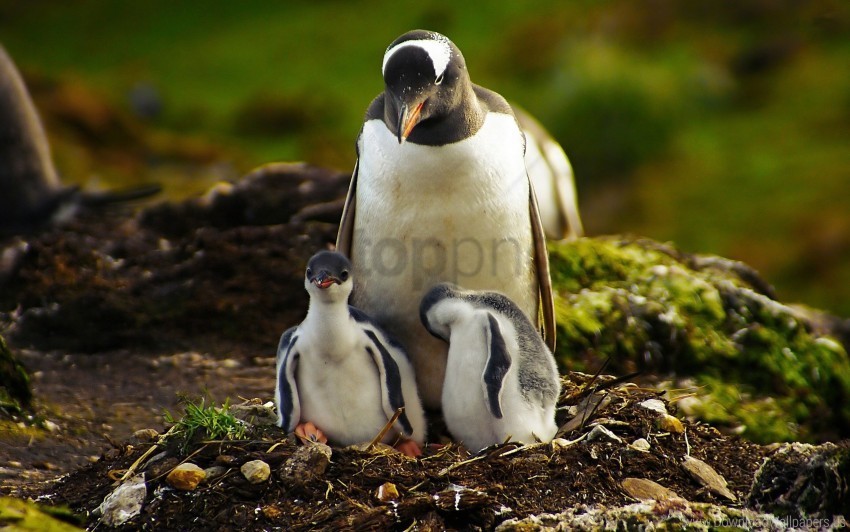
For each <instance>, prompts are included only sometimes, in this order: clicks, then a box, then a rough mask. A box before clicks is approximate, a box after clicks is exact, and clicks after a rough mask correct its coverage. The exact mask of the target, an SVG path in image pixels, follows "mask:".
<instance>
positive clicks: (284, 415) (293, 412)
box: [275, 327, 301, 432]
mask: <svg viewBox="0 0 850 532" xmlns="http://www.w3.org/2000/svg"><path fill="white" fill-rule="evenodd" d="M297 329H298V328H297V327H292V328H290V329H287V331H286V332H284V333H283V335H282V336H281V337H280V343H279V344H278V346H277V389H276V390H275V399H276V400H277V401H276V402H277V410H278V411H277V416H278V417H277V424H278V426H280V427H281V428H283V429H285V430H286V431H287V432H292V431H293V430H295V426H296V425H297V424H298V421H299V420H300V419H301V402H300V400H299V399H298V384H297V382H296V380H295V371H296V370H297V369H298V359H299V354H298V352H296V351H294V350H293V347H294V346H295V344H296V342H298V336H296V334H295V333H297V332H298V330H297Z"/></svg>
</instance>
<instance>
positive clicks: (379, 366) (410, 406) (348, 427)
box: [275, 251, 426, 456]
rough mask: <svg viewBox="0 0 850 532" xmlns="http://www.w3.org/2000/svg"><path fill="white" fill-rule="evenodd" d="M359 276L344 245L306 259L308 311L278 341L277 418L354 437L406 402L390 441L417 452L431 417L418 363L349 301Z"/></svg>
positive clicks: (373, 429)
mask: <svg viewBox="0 0 850 532" xmlns="http://www.w3.org/2000/svg"><path fill="white" fill-rule="evenodd" d="M353 284H354V283H353V275H352V267H351V263H350V262H349V261H348V259H347V258H346V257H345V256H344V255H342V254H341V253H336V252H331V251H320V252H319V253H317V254H315V255H314V256H313V257H312V258H311V259H310V261H309V262H308V264H307V269H306V274H305V277H304V287H305V288H306V289H307V292H308V293H309V294H310V306H309V309H308V311H307V316H306V317H305V318H304V321H302V322H301V324H300V325H298V326H296V327H292V328H291V329H289V330H287V331H286V332H284V333H283V336H282V337H281V339H280V344H279V346H278V352H277V386H276V390H275V403H276V404H277V408H278V425H279V426H281V427H283V428H284V429H286V430H287V431H293V430H295V431H296V432H299V428H300V427H303V426H305V425H306V424H307V423H310V424H311V425H312V427H311V430H312V429H314V428H318V433H319V435H320V436H319V437H320V438H321V437H324V436H325V435H326V436H327V439H329V440H330V441H332V442H334V443H337V444H340V445H352V444H356V443H363V442H368V441H370V440H372V438H374V437H375V436H376V435H377V434H378V433H379V431H380V430H381V429H382V428H383V427H384V426H385V425H386V424H387V423H388V422H389V420H390V419H391V418H392V417H393V415H394V414H395V412H396V410H397V409H398V408H401V407H403V408H404V411H403V413H402V414H401V415H400V416H399V417H398V420H397V421H396V422H395V424H394V425H393V429H394V430H391V431H390V432H389V433H387V435H386V436H385V437H384V442H385V443H393V442H395V441H397V440H398V439H401V443H400V444H399V445H397V447H398V448H399V450H401V451H402V452H404V453H405V454H410V455H414V456H415V455H418V454H419V451H420V450H419V447H418V446H420V445H422V444H423V443H424V441H425V431H426V424H425V413H424V410H423V408H422V403H421V402H420V399H419V394H418V393H417V391H416V380H415V376H414V374H413V366H412V365H411V363H410V361H409V360H408V359H407V355H406V353H405V351H404V349H403V348H402V347H401V345H399V344H398V343H396V342H395V341H394V340H392V339H391V338H389V337H388V336H387V335H386V333H384V332H383V330H382V329H380V328H379V327H378V326H377V325H376V324H375V323H374V322H373V321H372V320H371V319H370V318H369V317H368V316H367V315H366V314H364V313H363V312H362V311H360V310H358V309H356V308H354V307H351V306H349V305H348V297H349V295H350V294H351V290H352V288H353ZM300 430H301V431H302V432H310V430H307V431H305V430H304V429H303V428H301V429H300ZM411 442H412V443H415V445H411Z"/></svg>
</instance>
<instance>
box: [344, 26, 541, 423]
mask: <svg viewBox="0 0 850 532" xmlns="http://www.w3.org/2000/svg"><path fill="white" fill-rule="evenodd" d="M382 73H383V78H384V84H385V89H384V92H383V93H382V94H380V95H378V96H377V97H376V98H375V99H374V100H373V101H372V103H371V105H370V106H369V108H368V110H367V112H366V120H365V123H364V124H363V127H362V129H361V131H360V135H359V138H358V140H357V155H358V162H357V165H356V166H355V170H354V174H353V176H352V179H351V185H350V189H349V192H348V197H347V199H346V205H345V208H344V211H343V215H342V220H341V223H340V231H339V235H338V237H337V249H338V250H339V251H340V252H342V253H344V254H346V255H347V256H348V257H349V258H350V259H351V262H352V263H353V264H354V267H355V268H357V270H358V272H359V277H358V283H359V284H358V287H357V290H355V292H354V294H353V299H352V301H353V304H354V305H355V306H358V307H359V308H362V309H363V310H364V311H366V312H367V313H368V314H370V315H371V316H372V317H373V318H374V319H376V320H377V322H378V323H380V324H381V325H382V326H383V327H384V328H386V329H387V330H389V332H390V333H391V334H393V335H394V336H396V337H397V338H398V340H399V341H400V342H401V343H402V344H403V345H404V346H405V347H406V348H407V350H408V353H409V354H410V357H411V359H412V361H413V364H414V367H415V369H416V379H417V384H418V386H419V392H420V394H421V396H422V400H423V403H424V404H425V405H426V406H427V407H428V408H433V409H437V408H439V406H440V397H441V393H442V385H443V378H444V375H445V368H446V357H447V347H446V344H445V343H444V342H442V341H440V340H438V339H436V338H434V337H433V336H431V334H429V333H428V331H427V330H426V329H425V327H424V326H423V325H422V323H421V322H420V320H419V312H418V310H419V308H418V307H419V301H420V300H421V299H422V295H423V294H424V293H425V292H426V291H427V290H428V289H429V288H430V287H431V286H433V285H435V284H437V283H439V282H444V281H448V282H452V283H455V284H458V285H460V286H462V287H464V288H466V289H470V290H494V291H498V292H501V293H503V294H505V295H506V296H508V297H509V298H510V299H511V300H513V301H514V302H516V304H517V305H518V306H519V308H520V309H521V310H522V311H523V312H524V313H525V314H526V315H527V316H528V317H529V318H530V319H531V320H532V321H533V322H537V321H538V315H539V310H540V309H542V323H543V330H544V335H545V339H546V342H547V343H548V344H549V345H550V347H552V348H554V342H555V319H554V306H553V302H552V288H551V280H550V278H549V261H548V256H547V252H546V243H545V237H544V234H543V228H542V225H541V222H540V216H539V213H538V210H537V202H536V199H535V196H534V191H533V188H532V186H531V183H530V181H529V178H528V173H527V171H526V167H525V161H524V149H525V142H524V136H523V133H522V131H521V129H520V127H519V125H518V124H517V120H516V118H515V117H514V114H513V112H512V110H511V107H510V106H509V105H508V103H507V102H506V101H505V99H504V98H503V97H501V96H500V95H498V94H497V93H495V92H493V91H490V90H488V89H485V88H483V87H480V86H478V85H475V84H474V83H472V81H471V80H470V77H469V72H468V71H467V69H466V62H465V60H464V58H463V55H462V54H461V52H460V50H459V49H458V48H457V46H455V45H454V44H453V43H452V42H451V41H450V40H449V39H448V38H446V37H445V36H443V35H440V34H439V33H434V32H431V31H424V30H415V31H411V32H408V33H405V34H404V35H402V36H401V37H399V38H397V39H396V40H395V41H393V43H392V44H390V46H389V48H387V50H386V53H385V54H384V59H383V66H382Z"/></svg>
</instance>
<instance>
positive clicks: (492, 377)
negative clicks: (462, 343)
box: [482, 312, 511, 419]
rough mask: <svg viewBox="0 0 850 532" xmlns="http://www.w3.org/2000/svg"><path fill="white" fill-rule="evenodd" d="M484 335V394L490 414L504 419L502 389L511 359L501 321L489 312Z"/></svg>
mask: <svg viewBox="0 0 850 532" xmlns="http://www.w3.org/2000/svg"><path fill="white" fill-rule="evenodd" d="M483 333H484V339H485V345H486V346H487V364H486V365H485V366H484V374H483V375H482V384H483V385H484V394H485V397H486V399H487V406H488V407H489V408H490V413H491V414H493V417H495V418H496V419H502V389H503V388H504V384H505V375H507V374H508V370H509V369H510V368H511V357H510V355H509V354H508V348H507V346H506V345H505V338H504V337H503V336H502V330H501V328H500V327H499V321H498V320H497V319H496V317H495V316H493V315H492V314H490V313H489V312H488V313H487V323H486V324H484V330H483Z"/></svg>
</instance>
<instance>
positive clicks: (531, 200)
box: [528, 179, 555, 353]
mask: <svg viewBox="0 0 850 532" xmlns="http://www.w3.org/2000/svg"><path fill="white" fill-rule="evenodd" d="M528 191H529V193H528V210H529V213H530V214H531V232H532V237H533V241H534V266H535V268H536V270H537V285H538V289H539V291H540V305H541V306H542V308H543V339H544V340H545V341H546V346H547V347H548V348H549V350H550V351H552V352H553V353H554V352H555V301H554V299H553V296H552V277H551V276H550V274H549V251H548V250H547V249H546V235H544V233H543V222H542V221H541V220H540V211H539V210H538V208H537V196H536V195H535V194H534V186H533V185H532V183H531V179H529V180H528Z"/></svg>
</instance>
